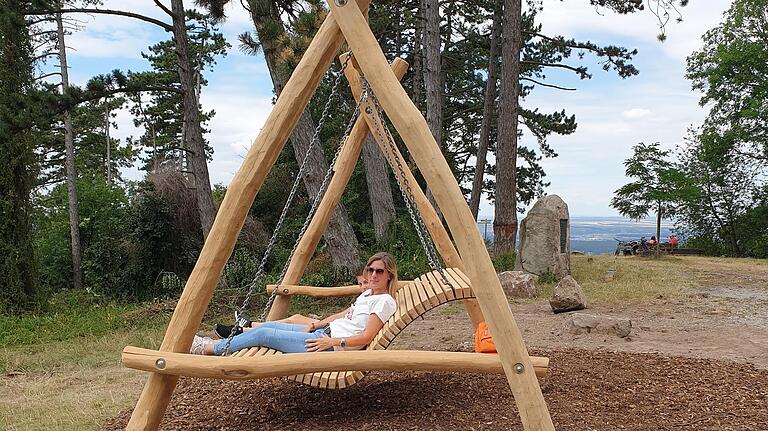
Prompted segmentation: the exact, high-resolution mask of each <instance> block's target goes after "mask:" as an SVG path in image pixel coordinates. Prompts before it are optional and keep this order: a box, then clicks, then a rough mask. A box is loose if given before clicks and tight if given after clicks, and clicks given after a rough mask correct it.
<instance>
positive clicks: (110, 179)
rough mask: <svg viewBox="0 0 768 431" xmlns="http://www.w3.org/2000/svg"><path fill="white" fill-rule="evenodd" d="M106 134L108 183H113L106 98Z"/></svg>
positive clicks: (105, 100)
mask: <svg viewBox="0 0 768 431" xmlns="http://www.w3.org/2000/svg"><path fill="white" fill-rule="evenodd" d="M104 104H105V106H104V136H106V137H107V184H112V142H111V141H110V138H109V113H110V111H109V106H107V99H104Z"/></svg>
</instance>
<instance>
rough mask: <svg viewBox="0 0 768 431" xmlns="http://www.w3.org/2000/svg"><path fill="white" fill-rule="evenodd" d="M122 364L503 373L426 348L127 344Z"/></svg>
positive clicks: (244, 376) (543, 369)
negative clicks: (227, 352)
mask: <svg viewBox="0 0 768 431" xmlns="http://www.w3.org/2000/svg"><path fill="white" fill-rule="evenodd" d="M530 361H531V363H533V364H534V367H535V371H536V375H537V376H539V377H544V376H545V375H546V373H547V369H548V367H549V358H546V357H537V356H532V357H531V359H530ZM122 362H123V365H124V366H126V367H128V368H133V369H136V370H142V371H149V372H152V373H158V374H163V375H173V376H186V377H199V378H206V379H226V380H253V379H266V378H270V377H284V376H292V375H295V374H308V373H315V372H325V371H374V370H387V371H445V372H461V373H486V374H503V373H504V369H503V367H502V366H501V361H500V360H499V356H498V355H495V354H492V353H464V352H433V351H424V350H352V351H342V352H316V353H294V354H288V355H268V356H253V357H221V356H201V355H190V354H185V353H170V352H159V351H157V350H149V349H142V348H139V347H133V346H128V347H126V348H125V349H123V357H122Z"/></svg>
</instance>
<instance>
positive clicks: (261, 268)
mask: <svg viewBox="0 0 768 431" xmlns="http://www.w3.org/2000/svg"><path fill="white" fill-rule="evenodd" d="M351 58H352V51H350V52H348V53H347V57H346V58H345V59H344V62H343V63H342V65H341V72H340V73H339V75H338V76H337V77H336V79H335V81H334V83H333V87H332V89H331V94H330V96H328V100H327V101H326V103H325V106H324V107H323V113H322V115H321V116H320V121H319V122H318V124H317V127H316V128H315V132H314V134H313V135H312V139H311V141H310V144H309V148H308V149H307V152H306V153H305V154H304V159H303V160H302V162H301V166H300V168H299V172H298V174H297V175H296V179H295V181H294V182H293V186H292V187H291V191H290V193H289V194H288V199H287V200H286V202H285V205H284V206H283V210H282V212H281V213H280V218H279V219H278V221H277V224H276V225H275V229H274V232H273V233H272V237H271V238H270V240H269V243H268V244H267V248H266V250H265V251H264V255H263V256H262V258H261V262H260V263H259V268H258V270H257V271H256V275H255V276H254V278H253V280H251V282H250V283H249V284H248V291H247V293H246V295H245V299H244V300H243V304H242V305H241V306H240V308H239V309H238V311H237V312H236V316H237V320H238V321H237V322H235V325H233V326H232V331H231V332H230V334H229V337H227V344H226V345H225V346H224V355H227V354H228V353H229V345H230V344H231V343H232V338H233V337H234V336H235V334H236V332H237V328H238V326H239V324H240V323H241V320H242V319H241V318H240V317H241V316H243V313H244V311H245V310H246V309H247V308H248V306H249V305H250V302H251V297H252V296H253V294H254V292H255V291H256V287H257V286H258V285H259V284H260V283H259V281H260V280H261V279H262V278H263V277H264V268H265V267H266V264H267V260H268V259H269V256H270V255H271V254H272V248H274V246H275V243H276V242H277V236H278V234H279V232H280V230H281V229H282V226H283V223H284V222H285V219H286V216H287V214H288V209H289V208H290V206H291V204H292V203H293V199H294V197H295V195H296V192H297V190H298V188H299V184H300V183H301V180H302V178H304V171H305V170H306V166H307V163H308V161H309V156H310V155H311V153H312V150H313V149H314V147H315V144H316V143H317V142H318V140H319V136H320V131H321V130H322V128H323V126H324V125H325V122H326V120H327V119H328V116H329V112H330V107H331V103H332V101H333V99H334V98H336V97H337V96H338V94H339V92H338V88H339V84H340V83H341V78H342V76H344V70H345V69H346V68H347V65H348V64H349V61H350V59H351ZM359 109H360V105H359V104H358V105H357V108H356V109H355V113H353V116H352V119H351V120H350V123H354V119H355V117H356V116H357V115H358V113H359ZM348 130H351V127H350V126H348ZM345 133H347V134H348V132H345ZM344 139H345V140H346V138H344ZM342 144H343V141H342ZM340 152H341V146H339V148H338V149H337V150H336V154H335V156H334V159H333V162H332V163H331V164H330V166H329V168H328V171H327V172H326V175H325V178H324V179H323V185H322V186H321V187H320V189H319V190H318V193H317V194H316V195H315V202H314V203H313V206H312V210H310V214H311V213H312V212H313V211H314V210H315V209H316V205H317V202H318V198H319V196H320V195H321V194H322V193H324V188H325V187H327V180H328V178H329V177H330V173H331V172H332V171H333V167H334V164H335V162H336V159H337V158H338V155H339V153H340ZM308 220H311V216H308ZM304 224H305V226H304V228H303V229H302V232H301V234H299V236H298V237H297V239H296V242H295V243H294V245H293V251H292V252H291V256H292V255H293V253H294V252H295V251H296V248H297V247H298V244H299V242H300V241H301V238H302V236H303V234H304V232H305V230H306V227H307V226H308V223H307V222H305V223H304ZM288 262H289V261H287V262H286V264H285V265H284V266H283V270H282V273H281V274H280V277H279V280H281V281H282V278H283V277H284V276H285V272H286V271H287V269H288ZM277 287H279V285H278V286H276V287H275V290H274V291H272V294H271V295H270V297H269V299H268V300H267V303H266V305H265V307H264V311H262V313H261V316H260V318H259V320H261V321H263V320H264V316H265V315H266V313H267V311H268V310H269V307H270V306H271V305H272V302H273V301H274V299H275V295H276V294H277Z"/></svg>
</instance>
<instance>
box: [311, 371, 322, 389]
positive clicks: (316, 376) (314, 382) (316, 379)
mask: <svg viewBox="0 0 768 431" xmlns="http://www.w3.org/2000/svg"><path fill="white" fill-rule="evenodd" d="M322 375H323V373H312V374H309V376H311V378H310V380H309V384H310V385H311V386H314V387H319V386H320V376H322Z"/></svg>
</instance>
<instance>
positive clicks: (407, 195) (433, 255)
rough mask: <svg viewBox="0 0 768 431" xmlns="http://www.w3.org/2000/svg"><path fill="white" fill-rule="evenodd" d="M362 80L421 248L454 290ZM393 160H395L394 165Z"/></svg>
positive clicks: (381, 114) (381, 112) (373, 99)
mask: <svg viewBox="0 0 768 431" xmlns="http://www.w3.org/2000/svg"><path fill="white" fill-rule="evenodd" d="M361 80H362V82H363V89H365V90H366V93H367V94H368V98H369V99H370V101H371V103H370V104H369V106H368V107H367V108H366V109H365V112H366V113H367V114H368V115H369V116H370V117H371V120H372V123H373V127H374V129H375V130H374V131H375V132H376V134H377V136H378V137H379V138H380V139H381V140H382V141H386V143H387V146H388V151H389V153H390V154H391V157H388V158H387V161H388V162H389V166H390V167H391V168H392V173H393V174H394V175H395V176H396V177H397V176H398V174H399V177H400V179H401V181H397V186H398V188H399V189H400V194H401V195H402V197H403V201H405V206H406V208H407V209H408V214H409V215H410V216H411V222H412V223H413V226H414V228H415V229H416V234H417V235H418V237H419V242H420V243H421V246H422V248H423V249H424V252H425V253H426V255H427V260H428V261H429V265H430V267H431V268H432V270H433V271H437V272H438V273H439V274H440V276H441V278H442V279H443V282H444V283H445V284H446V285H447V286H448V287H451V288H452V287H453V286H452V284H451V282H450V281H449V280H448V277H447V276H446V275H445V272H444V269H443V266H442V265H441V264H440V259H439V257H438V254H437V251H436V250H435V244H434V242H433V241H432V237H431V235H430V234H429V230H428V229H427V226H426V224H425V223H424V218H423V217H422V215H421V212H419V211H418V210H416V211H414V209H413V205H415V204H416V198H415V197H414V195H413V189H412V188H411V183H410V181H408V177H407V176H406V175H405V169H404V168H403V162H402V160H401V158H400V157H399V156H398V152H397V147H396V144H395V140H394V138H393V137H392V133H390V131H389V128H388V127H387V125H386V123H384V110H383V109H382V108H381V105H380V104H379V99H378V98H377V97H376V94H374V93H373V91H371V90H370V88H369V84H368V81H367V80H366V79H365V77H364V76H361ZM361 100H362V98H361ZM370 105H373V106H374V107H375V108H376V115H374V113H373V110H372V109H370ZM376 116H378V119H377V118H376ZM379 124H381V128H380V127H379ZM382 128H383V129H384V130H383V132H382ZM393 160H394V163H393Z"/></svg>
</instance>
